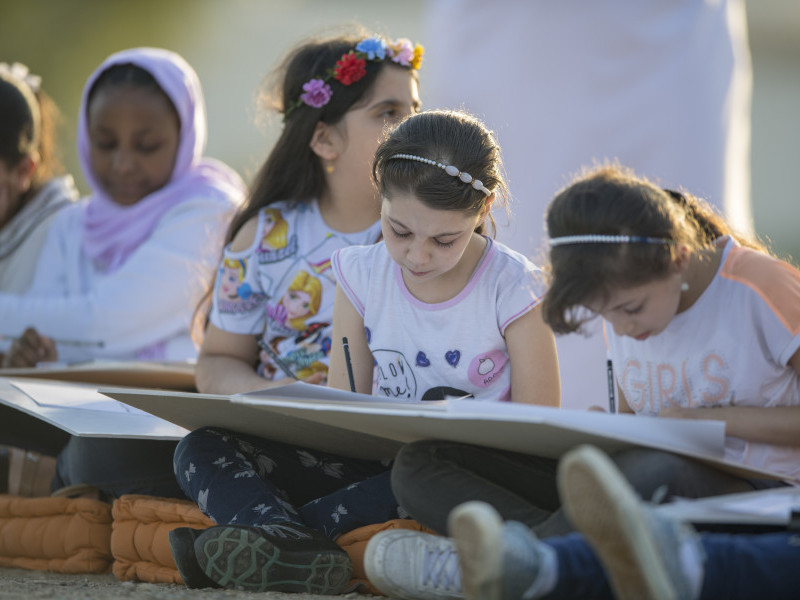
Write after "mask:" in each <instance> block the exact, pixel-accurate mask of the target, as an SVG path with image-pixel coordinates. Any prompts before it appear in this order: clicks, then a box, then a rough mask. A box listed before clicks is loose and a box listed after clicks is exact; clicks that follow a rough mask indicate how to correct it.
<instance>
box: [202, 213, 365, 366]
mask: <svg viewBox="0 0 800 600" xmlns="http://www.w3.org/2000/svg"><path fill="white" fill-rule="evenodd" d="M379 236H380V222H376V223H374V224H373V225H371V226H370V227H369V228H368V229H366V230H364V231H360V232H357V233H347V234H345V233H341V232H338V231H335V230H333V229H331V228H330V227H328V226H327V225H326V224H325V222H324V221H323V219H322V216H321V215H320V213H319V208H318V206H317V202H316V201H314V202H310V203H307V204H303V203H295V204H289V203H288V202H279V203H275V204H272V205H270V206H269V207H266V208H263V209H262V210H261V211H260V212H259V214H258V228H257V230H256V236H255V240H254V241H253V244H252V245H251V246H250V248H248V249H247V250H244V251H242V252H231V251H230V249H229V248H226V249H225V252H224V255H223V259H222V263H221V264H220V267H219V271H218V273H217V279H216V283H215V285H214V297H213V306H212V310H211V322H212V323H213V324H214V325H215V326H216V327H218V328H220V329H222V330H224V331H229V332H231V333H242V334H253V335H254V336H256V337H257V338H258V340H259V346H260V348H261V350H260V355H259V356H260V364H259V367H258V371H259V373H260V374H261V375H262V376H264V377H265V378H267V379H280V378H282V377H285V376H286V374H285V373H284V371H283V370H282V369H283V368H285V369H288V370H290V371H291V372H292V373H294V374H296V375H297V377H299V378H304V377H308V376H309V375H312V374H314V373H316V372H325V373H327V370H328V356H329V353H330V347H331V328H332V326H331V321H332V317H333V298H334V295H335V294H334V293H335V289H336V280H335V278H334V276H333V272H332V270H331V255H332V253H333V252H334V250H338V249H339V248H345V247H347V246H352V245H354V244H358V245H363V244H371V243H373V242H375V241H376V240H377V239H378V237H379Z"/></svg>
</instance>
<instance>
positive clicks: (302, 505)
mask: <svg viewBox="0 0 800 600" xmlns="http://www.w3.org/2000/svg"><path fill="white" fill-rule="evenodd" d="M390 466H391V465H390V463H389V462H388V461H386V462H381V461H372V460H360V459H355V458H346V457H343V456H337V455H334V454H328V453H325V452H318V451H316V450H308V449H303V448H297V447H295V446H290V445H288V444H282V443H278V442H271V441H269V440H265V439H262V438H258V437H255V436H250V435H245V434H239V433H234V432H231V431H226V430H221V429H215V428H210V427H206V428H203V429H198V430H196V431H193V432H192V433H190V434H189V435H187V436H186V437H184V438H183V440H181V442H180V443H179V444H178V447H177V449H176V450H175V461H174V468H175V476H176V477H177V479H178V481H179V483H180V485H181V487H182V488H183V490H184V492H185V493H186V495H187V496H188V497H189V498H190V499H192V500H194V501H195V502H196V503H197V505H198V506H199V507H200V509H201V510H202V511H203V512H204V513H205V514H206V515H208V516H209V517H210V518H211V519H213V520H214V521H215V522H216V523H218V524H234V523H236V524H239V525H250V526H256V527H258V526H263V525H267V524H270V525H274V524H276V523H286V522H291V523H295V524H301V525H305V526H307V527H311V528H313V529H316V530H317V531H321V532H323V533H324V534H325V535H326V536H328V537H329V538H331V539H336V537H338V536H339V535H341V534H342V533H346V532H348V531H351V530H352V529H356V528H357V527H362V526H364V525H370V524H373V523H383V522H384V521H388V520H389V519H396V518H398V517H400V518H402V517H405V516H407V515H405V513H402V514H401V512H399V507H398V506H397V501H396V500H395V498H394V495H393V494H392V490H391V484H390V479H389V477H390Z"/></svg>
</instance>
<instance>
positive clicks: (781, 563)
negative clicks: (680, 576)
mask: <svg viewBox="0 0 800 600" xmlns="http://www.w3.org/2000/svg"><path fill="white" fill-rule="evenodd" d="M700 541H701V543H702V545H703V549H704V551H705V553H706V562H705V576H704V579H703V587H702V591H701V593H700V600H717V599H718V598H726V599H727V600H739V599H741V600H749V599H750V598H770V599H771V600H783V599H787V600H789V599H793V598H796V597H797V590H798V589H800V569H798V568H797V567H798V565H800V536H798V535H797V534H795V533H789V532H782V533H764V534H755V535H745V534H739V535H735V534H722V533H704V534H701V535H700ZM545 543H546V544H548V545H550V546H552V547H553V548H554V549H555V551H556V555H557V556H558V582H557V584H556V587H555V589H554V590H553V591H552V592H551V593H550V594H549V595H548V596H547V598H560V599H564V600H568V599H570V598H575V599H583V598H595V599H606V598H608V599H609V600H611V599H613V597H614V596H613V594H612V593H611V588H610V587H609V584H608V580H607V578H606V574H605V571H604V570H603V566H602V565H601V564H600V561H599V560H598V559H597V556H596V555H595V553H594V551H593V550H592V548H591V547H590V546H589V545H588V544H587V543H586V541H585V540H584V538H583V536H581V535H580V534H570V535H567V536H563V537H556V538H550V539H548V540H546V541H545Z"/></svg>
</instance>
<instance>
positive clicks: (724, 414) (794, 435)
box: [659, 350, 800, 446]
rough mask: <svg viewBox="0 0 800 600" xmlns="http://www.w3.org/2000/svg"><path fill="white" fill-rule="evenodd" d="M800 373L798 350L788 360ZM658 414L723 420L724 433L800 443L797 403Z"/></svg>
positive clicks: (672, 409) (760, 440) (752, 439)
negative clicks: (795, 404) (794, 404)
mask: <svg viewBox="0 0 800 600" xmlns="http://www.w3.org/2000/svg"><path fill="white" fill-rule="evenodd" d="M789 366H790V367H792V368H793V369H794V370H795V371H796V372H798V373H800V350H798V351H797V352H795V353H794V355H793V356H792V358H791V359H790V360H789ZM659 416H662V417H673V418H678V419H712V420H715V421H724V422H725V435H729V436H732V437H738V438H741V439H743V440H748V441H750V442H758V443H762V444H772V445H775V446H800V406H719V407H708V408H706V407H703V408H678V407H670V408H669V409H667V410H662V411H661V413H660V414H659Z"/></svg>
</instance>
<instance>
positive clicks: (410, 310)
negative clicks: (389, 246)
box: [333, 239, 544, 401]
mask: <svg viewBox="0 0 800 600" xmlns="http://www.w3.org/2000/svg"><path fill="white" fill-rule="evenodd" d="M487 241H488V243H487V245H486V248H485V250H484V253H483V256H482V258H481V260H480V262H479V264H478V266H477V267H476V268H475V271H474V272H473V274H472V277H471V278H470V280H469V282H468V283H467V285H466V286H465V287H464V289H463V290H461V292H459V293H458V294H457V295H456V296H455V297H454V298H451V299H450V300H448V301H446V302H441V303H437V304H428V303H425V302H421V301H420V300H418V299H417V298H415V297H414V296H413V295H412V294H411V292H409V290H408V288H407V287H406V285H405V282H404V281H403V275H402V272H401V270H400V267H398V266H397V265H396V264H395V263H394V261H392V259H391V257H390V256H389V253H388V252H387V251H386V246H385V244H384V243H383V242H381V243H378V244H374V245H372V246H363V247H351V248H344V249H342V250H339V251H337V252H335V253H334V255H333V270H334V272H335V274H336V278H337V280H338V281H339V285H340V286H341V287H342V290H343V291H344V292H345V294H346V295H347V297H348V298H349V299H350V302H352V303H353V306H354V307H355V309H356V310H357V311H358V313H359V314H360V315H361V317H362V318H363V319H364V327H365V331H366V334H367V342H368V344H369V348H370V350H371V352H372V356H373V358H374V360H375V381H374V389H373V393H374V394H375V395H379V396H386V397H388V398H396V399H400V398H402V399H404V400H410V399H415V400H441V399H443V398H446V397H462V396H466V395H472V396H474V397H475V398H476V399H478V400H492V401H508V400H510V399H511V369H510V364H509V359H508V351H507V349H506V343H505V338H504V333H505V330H506V327H508V325H509V324H510V323H512V322H514V321H515V320H516V319H518V318H519V317H521V316H522V315H524V314H525V313H527V312H528V311H530V310H532V309H533V308H534V307H535V306H536V305H537V304H538V303H539V302H540V299H541V296H542V293H543V291H544V289H543V284H542V280H541V277H539V275H540V272H539V269H538V268H537V267H536V266H535V265H533V263H531V262H530V261H528V260H527V259H526V258H525V257H524V256H522V255H521V254H519V253H517V252H514V251H513V250H511V249H509V248H507V247H506V246H503V245H502V244H500V243H499V242H495V241H493V240H490V239H487Z"/></svg>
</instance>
